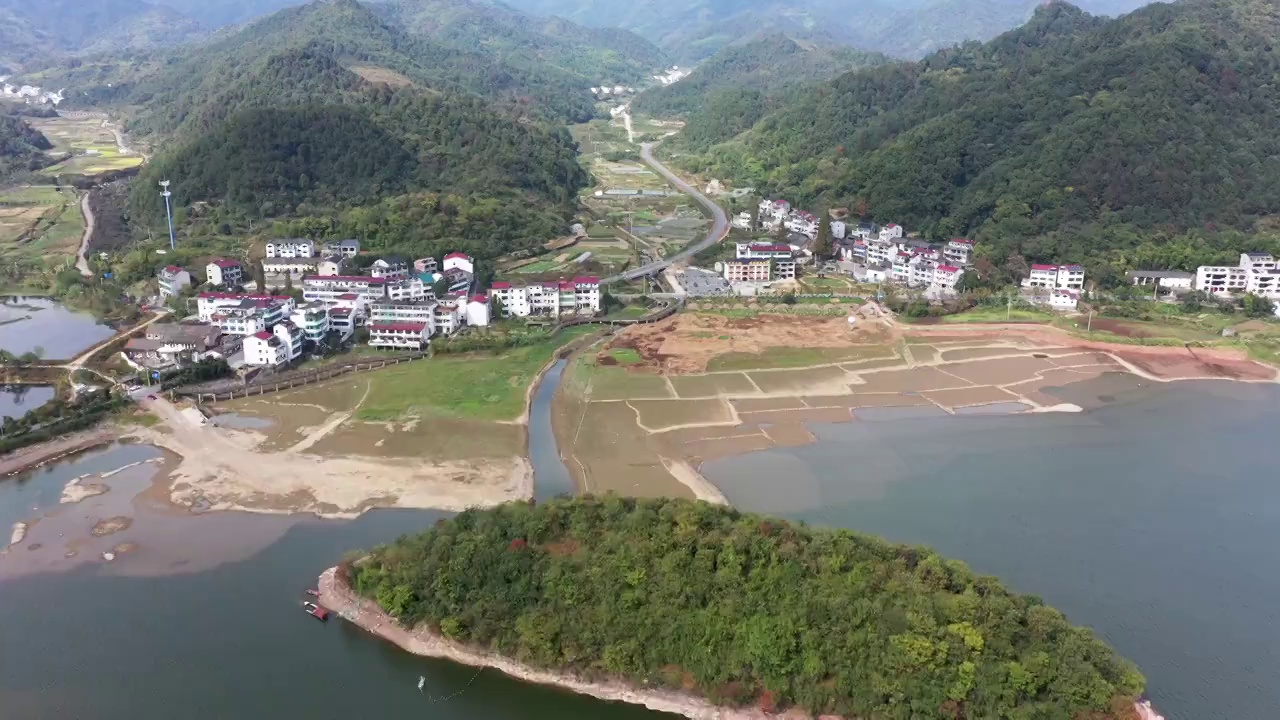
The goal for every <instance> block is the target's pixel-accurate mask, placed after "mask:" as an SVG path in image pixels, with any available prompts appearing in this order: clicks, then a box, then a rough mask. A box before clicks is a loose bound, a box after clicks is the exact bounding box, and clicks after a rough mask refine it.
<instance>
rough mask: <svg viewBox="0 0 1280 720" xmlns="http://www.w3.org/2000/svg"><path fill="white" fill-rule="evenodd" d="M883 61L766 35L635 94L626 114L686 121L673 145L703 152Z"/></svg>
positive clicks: (874, 55)
mask: <svg viewBox="0 0 1280 720" xmlns="http://www.w3.org/2000/svg"><path fill="white" fill-rule="evenodd" d="M887 61H888V58H886V57H884V56H883V55H880V54H878V53H868V52H862V51H860V50H854V49H852V48H848V47H838V46H834V45H831V44H829V43H825V42H815V41H811V40H799V39H795V38H792V37H789V36H786V35H781V34H777V35H768V36H765V37H761V38H757V39H755V40H752V41H750V42H746V43H742V44H740V45H732V46H730V47H727V48H725V49H723V50H721V51H720V52H718V53H716V54H715V55H714V56H712V57H711V58H709V59H708V60H707V61H706V62H703V63H702V64H701V65H699V66H698V67H697V68H695V69H694V71H693V72H692V73H691V74H690V75H689V76H688V77H686V78H685V79H683V80H681V81H680V82H677V83H673V84H671V85H660V86H657V87H653V88H650V89H649V90H646V91H645V92H643V93H641V94H640V95H639V97H637V98H636V99H635V101H634V102H633V103H632V105H631V106H632V109H633V110H635V112H637V113H644V114H648V115H653V116H657V117H682V118H685V120H686V127H685V130H684V132H682V133H681V134H680V137H679V142H681V143H682V144H683V145H684V146H686V147H693V148H705V147H706V146H708V145H711V144H714V143H716V142H720V141H723V140H728V139H730V138H732V137H733V136H735V135H737V134H738V133H740V132H742V131H743V130H746V129H747V128H749V127H751V126H752V125H754V124H755V123H756V122H757V121H759V120H760V118H762V117H764V116H765V115H766V114H767V113H768V112H769V111H770V110H774V109H777V108H780V107H783V106H785V105H786V104H787V103H788V102H789V98H791V97H792V96H794V95H795V94H797V93H802V92H804V91H805V88H806V87H807V86H809V85H811V84H813V83H816V82H819V81H822V80H830V79H831V78H833V77H835V76H837V75H840V74H841V73H844V72H848V71H849V70H853V69H856V68H860V67H868V66H872V65H879V64H881V63H884V62H887Z"/></svg>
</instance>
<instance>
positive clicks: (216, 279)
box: [204, 258, 244, 286]
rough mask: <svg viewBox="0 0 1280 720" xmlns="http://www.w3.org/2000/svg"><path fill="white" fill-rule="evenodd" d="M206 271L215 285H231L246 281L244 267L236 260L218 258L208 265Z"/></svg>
mask: <svg viewBox="0 0 1280 720" xmlns="http://www.w3.org/2000/svg"><path fill="white" fill-rule="evenodd" d="M204 271H205V277H207V278H209V282H210V284H213V285H222V286H231V285H239V284H241V283H242V282H244V268H242V267H240V263H238V262H236V261H235V260H224V259H222V258H218V259H217V260H213V261H211V262H210V263H209V264H208V265H206V266H205V268H204Z"/></svg>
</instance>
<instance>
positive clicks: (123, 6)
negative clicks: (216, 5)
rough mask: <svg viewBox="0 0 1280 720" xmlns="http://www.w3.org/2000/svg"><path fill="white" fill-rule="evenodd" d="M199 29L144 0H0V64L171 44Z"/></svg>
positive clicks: (196, 33) (201, 29)
mask: <svg viewBox="0 0 1280 720" xmlns="http://www.w3.org/2000/svg"><path fill="white" fill-rule="evenodd" d="M204 32H205V29H204V27H203V26H202V25H201V24H200V23H199V22H197V21H195V20H193V19H192V18H190V17H187V16H185V15H182V14H181V13H179V12H176V11H174V10H173V9H171V8H167V7H162V6H159V5H155V4H152V3H149V2H145V1H144V0H93V2H87V1H86V0H0V64H4V63H9V64H12V65H15V66H20V65H21V64H23V63H24V62H27V61H29V60H31V59H33V58H36V57H42V56H50V55H58V54H62V53H84V52H94V51H100V50H126V49H139V48H151V47H161V46H166V45H176V44H178V43H180V42H184V41H186V40H190V39H193V38H196V37H199V36H200V35H202V34H203V33H204Z"/></svg>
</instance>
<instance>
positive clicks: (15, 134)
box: [0, 114, 53, 180]
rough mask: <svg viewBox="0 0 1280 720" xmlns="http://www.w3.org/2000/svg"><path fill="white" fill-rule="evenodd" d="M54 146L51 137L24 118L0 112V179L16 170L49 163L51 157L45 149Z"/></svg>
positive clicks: (30, 168) (35, 167)
mask: <svg viewBox="0 0 1280 720" xmlns="http://www.w3.org/2000/svg"><path fill="white" fill-rule="evenodd" d="M52 148H53V144H52V143H50V142H49V139H48V138H46V137H45V136H44V135H43V134H42V133H41V132H40V131H39V130H36V129H34V128H32V127H31V126H30V125H28V124H27V123H26V121H25V120H23V119H22V118H20V117H17V116H14V115H5V114H0V180H4V179H5V178H7V177H9V176H10V175H12V174H14V173H15V172H20V171H23V170H39V169H40V168H42V167H45V166H46V165H49V164H50V158H49V156H48V155H46V154H45V152H44V151H46V150H50V149H52Z"/></svg>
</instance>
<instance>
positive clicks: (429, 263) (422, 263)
mask: <svg viewBox="0 0 1280 720" xmlns="http://www.w3.org/2000/svg"><path fill="white" fill-rule="evenodd" d="M438 267H439V266H438V265H437V264H436V259H435V258H433V257H424V258H418V259H417V260H414V261H413V271H414V272H416V273H419V274H421V273H434V272H435V271H436V270H437V269H438Z"/></svg>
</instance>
